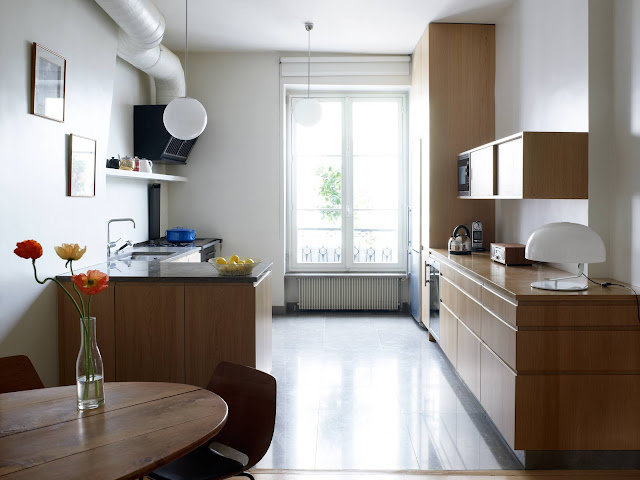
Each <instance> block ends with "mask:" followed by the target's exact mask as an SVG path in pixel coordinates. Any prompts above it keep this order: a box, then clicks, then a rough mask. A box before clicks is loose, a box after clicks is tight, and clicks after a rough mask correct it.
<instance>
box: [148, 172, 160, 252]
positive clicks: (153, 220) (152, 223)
mask: <svg viewBox="0 0 640 480" xmlns="http://www.w3.org/2000/svg"><path fill="white" fill-rule="evenodd" d="M158 238H160V184H159V183H154V184H151V185H149V240H157V239H158Z"/></svg>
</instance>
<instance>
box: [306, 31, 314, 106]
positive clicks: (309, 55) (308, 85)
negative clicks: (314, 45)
mask: <svg viewBox="0 0 640 480" xmlns="http://www.w3.org/2000/svg"><path fill="white" fill-rule="evenodd" d="M305 28H306V29H307V34H308V37H309V42H308V49H307V98H310V96H311V95H310V91H311V29H312V28H313V24H311V25H309V24H306V25H305Z"/></svg>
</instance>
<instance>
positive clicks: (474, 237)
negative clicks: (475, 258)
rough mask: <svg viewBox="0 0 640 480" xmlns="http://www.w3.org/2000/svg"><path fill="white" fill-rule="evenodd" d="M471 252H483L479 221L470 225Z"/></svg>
mask: <svg viewBox="0 0 640 480" xmlns="http://www.w3.org/2000/svg"><path fill="white" fill-rule="evenodd" d="M471 251H472V252H483V251H484V247H483V246H482V222H481V221H480V220H476V221H475V222H473V223H472V224H471Z"/></svg>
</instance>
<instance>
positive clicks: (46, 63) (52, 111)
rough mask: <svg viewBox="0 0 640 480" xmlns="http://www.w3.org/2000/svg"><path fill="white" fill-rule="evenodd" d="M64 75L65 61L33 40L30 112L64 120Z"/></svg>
mask: <svg viewBox="0 0 640 480" xmlns="http://www.w3.org/2000/svg"><path fill="white" fill-rule="evenodd" d="M66 75H67V61H66V60H65V59H64V58H63V57H61V56H60V55H58V54H57V53H54V52H52V51H51V50H49V49H47V48H44V47H43V46H42V45H38V44H37V43H35V42H34V44H33V63H32V86H31V113H33V114H34V115H38V116H40V117H45V118H50V119H51V120H56V121H58V122H64V96H65V87H66Z"/></svg>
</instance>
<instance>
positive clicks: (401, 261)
mask: <svg viewBox="0 0 640 480" xmlns="http://www.w3.org/2000/svg"><path fill="white" fill-rule="evenodd" d="M306 96H307V95H306V93H302V92H290V93H288V94H287V96H286V112H285V113H286V124H285V127H286V137H285V141H286V144H285V150H286V156H285V158H286V168H285V169H286V223H285V225H286V227H285V229H286V230H285V234H286V236H285V238H286V246H285V258H286V268H287V272H288V273H338V274H339V273H367V272H368V273H406V271H407V255H408V253H407V249H408V241H409V240H408V211H409V209H408V204H409V196H408V191H409V189H408V184H409V161H408V154H407V152H408V136H409V135H408V133H409V132H408V93H407V92H406V91H404V90H403V91H389V92H368V91H359V92H351V91H349V92H343V91H341V92H333V91H332V92H312V94H311V96H312V97H313V98H317V99H318V100H320V101H322V100H323V99H335V100H338V101H341V102H342V105H343V117H342V118H343V125H342V157H341V158H342V162H343V164H342V168H341V171H342V181H343V183H342V215H341V220H342V247H341V248H342V251H343V252H347V251H353V234H354V231H353V220H354V218H353V217H354V209H353V191H352V190H353V136H352V132H351V128H352V121H351V120H352V119H351V112H352V108H351V106H352V103H353V101H354V100H355V101H358V100H363V99H364V100H367V99H370V100H381V101H383V100H388V99H394V100H395V101H397V102H399V104H400V105H399V106H400V108H401V110H400V116H399V120H398V121H399V130H400V135H399V140H398V141H399V148H398V151H399V155H400V165H399V168H400V172H399V184H398V190H399V191H398V197H399V198H398V205H399V208H398V254H397V259H398V261H397V262H394V263H382V262H379V263H367V262H359V263H355V262H353V257H352V256H350V257H349V258H347V257H345V255H344V253H343V255H342V258H341V262H340V263H329V262H327V263H320V262H317V263H306V262H298V261H297V252H298V249H299V246H298V245H297V218H296V213H297V210H296V204H295V199H296V185H295V182H294V181H293V179H294V178H296V165H295V162H294V155H293V152H294V151H295V144H294V143H295V139H294V138H293V137H294V136H293V121H294V120H293V108H292V105H293V102H294V101H295V99H301V98H305V97H306Z"/></svg>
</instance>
